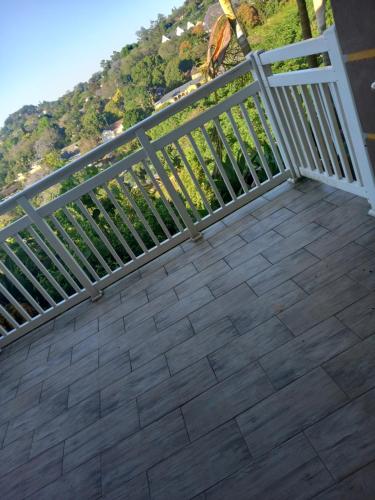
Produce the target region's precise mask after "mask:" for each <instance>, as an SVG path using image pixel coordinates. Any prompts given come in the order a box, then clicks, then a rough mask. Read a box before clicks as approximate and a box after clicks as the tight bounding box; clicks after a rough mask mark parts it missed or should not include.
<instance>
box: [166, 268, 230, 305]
mask: <svg viewBox="0 0 375 500" xmlns="http://www.w3.org/2000/svg"><path fill="white" fill-rule="evenodd" d="M229 272H231V269H230V267H229V266H228V264H227V263H226V262H225V261H224V260H218V261H217V262H214V263H213V264H211V265H210V266H208V267H206V268H205V269H204V270H203V271H201V272H199V273H197V274H196V275H195V276H192V277H191V278H190V279H187V280H186V281H184V282H183V283H181V284H180V285H178V286H176V287H175V291H176V293H177V295H178V297H179V298H180V299H182V298H185V297H189V296H190V295H191V294H192V293H193V292H195V291H196V290H199V289H200V288H202V287H203V286H205V285H207V284H208V283H210V282H211V281H213V280H214V279H215V278H216V277H218V276H221V275H223V274H228V273H229Z"/></svg>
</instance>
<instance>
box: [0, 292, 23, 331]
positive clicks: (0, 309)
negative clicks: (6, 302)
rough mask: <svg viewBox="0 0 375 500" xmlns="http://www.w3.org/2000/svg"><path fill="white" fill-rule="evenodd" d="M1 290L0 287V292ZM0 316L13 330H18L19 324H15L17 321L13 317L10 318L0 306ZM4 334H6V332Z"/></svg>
mask: <svg viewBox="0 0 375 500" xmlns="http://www.w3.org/2000/svg"><path fill="white" fill-rule="evenodd" d="M1 290H2V287H1V286H0V292H1ZM0 314H1V315H2V316H3V317H4V318H5V319H6V321H7V322H8V323H9V324H10V326H13V328H19V326H20V324H19V323H18V322H17V320H16V319H15V318H13V316H11V315H10V314H9V313H8V311H7V310H6V309H5V307H3V306H2V305H1V304H0ZM5 333H6V334H7V332H5Z"/></svg>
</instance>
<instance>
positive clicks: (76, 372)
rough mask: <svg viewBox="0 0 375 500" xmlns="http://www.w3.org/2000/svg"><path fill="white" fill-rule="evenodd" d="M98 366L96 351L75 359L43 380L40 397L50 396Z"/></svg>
mask: <svg viewBox="0 0 375 500" xmlns="http://www.w3.org/2000/svg"><path fill="white" fill-rule="evenodd" d="M98 366H99V361H98V353H97V352H96V351H95V352H92V353H90V354H88V355H87V356H85V357H84V358H82V359H81V360H80V361H77V363H74V364H73V365H70V366H69V367H67V368H65V369H64V370H60V371H59V372H57V373H55V374H54V375H52V376H51V377H49V378H48V379H47V380H45V381H44V382H43V389H42V396H41V397H42V399H45V398H48V397H51V396H52V395H53V394H56V392H58V391H60V390H61V389H64V387H68V386H70V385H72V384H74V383H75V382H76V381H78V380H80V379H81V378H82V377H84V376H86V375H87V374H89V373H91V372H93V371H95V370H97V368H98Z"/></svg>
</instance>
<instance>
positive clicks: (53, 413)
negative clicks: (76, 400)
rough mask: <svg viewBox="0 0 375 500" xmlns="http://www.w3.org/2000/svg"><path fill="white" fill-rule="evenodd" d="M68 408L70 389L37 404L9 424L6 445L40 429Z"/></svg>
mask: <svg viewBox="0 0 375 500" xmlns="http://www.w3.org/2000/svg"><path fill="white" fill-rule="evenodd" d="M67 407H68V388H66V389H63V390H62V391H60V392H58V393H57V394H54V395H52V396H51V397H50V398H47V399H45V400H44V401H43V402H42V403H40V404H36V405H35V406H33V407H32V408H30V409H29V410H27V411H25V412H24V413H22V414H20V415H18V416H17V417H15V418H13V419H12V420H11V421H10V422H9V427H8V431H7V435H6V438H5V444H8V443H10V442H12V441H14V440H15V439H17V438H19V437H21V436H23V435H24V434H26V433H29V432H31V431H33V430H34V429H36V428H37V427H40V425H42V424H44V423H45V422H48V421H49V420H52V419H54V418H56V417H57V416H59V415H60V414H61V413H63V412H64V411H65V410H66V409H67Z"/></svg>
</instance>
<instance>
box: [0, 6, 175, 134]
mask: <svg viewBox="0 0 375 500" xmlns="http://www.w3.org/2000/svg"><path fill="white" fill-rule="evenodd" d="M181 4H182V0H157V1H155V0H109V1H103V0H101V1H99V0H0V127H1V126H2V125H3V123H4V120H5V119H6V117H7V116H8V115H9V114H10V113H13V112H14V111H16V110H17V109H19V108H20V107H21V106H23V105H24V104H38V103H39V102H40V101H43V100H47V101H49V100H54V99H56V98H58V97H60V96H61V95H62V94H64V93H65V92H66V91H67V90H70V89H72V88H73V87H74V85H75V84H77V83H78V82H82V81H85V80H87V79H88V78H89V77H90V76H91V75H92V73H94V72H95V71H98V70H99V69H100V66H99V64H100V61H101V60H102V59H108V58H109V56H110V55H111V53H112V52H113V51H114V50H119V49H121V47H123V46H124V45H126V44H127V43H131V42H133V41H135V39H136V36H135V32H136V31H137V30H138V29H139V28H140V27H141V26H145V27H148V26H149V23H150V21H151V20H153V19H156V17H157V14H158V13H159V12H161V13H162V14H169V13H170V12H171V10H172V7H174V6H176V7H178V6H179V5H181Z"/></svg>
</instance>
